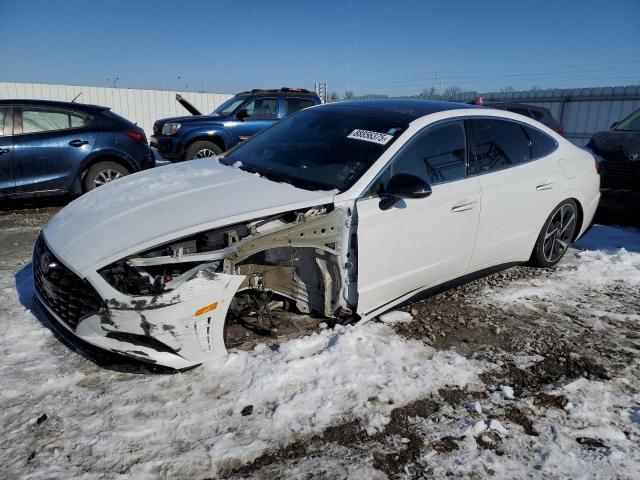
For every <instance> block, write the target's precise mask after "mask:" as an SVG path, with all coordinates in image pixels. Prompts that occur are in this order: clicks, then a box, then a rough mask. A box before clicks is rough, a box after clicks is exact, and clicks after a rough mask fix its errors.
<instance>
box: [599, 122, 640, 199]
mask: <svg viewBox="0 0 640 480" xmlns="http://www.w3.org/2000/svg"><path fill="white" fill-rule="evenodd" d="M587 148H588V149H589V150H591V151H592V152H593V153H595V154H596V155H598V156H599V157H600V158H599V159H598V165H599V167H600V178H601V181H602V188H610V189H617V190H635V191H636V192H640V110H636V111H635V112H633V113H632V114H631V115H629V116H628V117H626V118H624V119H623V120H621V121H619V122H616V123H614V124H613V125H611V130H607V131H604V132H598V133H596V134H594V135H593V137H591V140H589V143H588V144H587Z"/></svg>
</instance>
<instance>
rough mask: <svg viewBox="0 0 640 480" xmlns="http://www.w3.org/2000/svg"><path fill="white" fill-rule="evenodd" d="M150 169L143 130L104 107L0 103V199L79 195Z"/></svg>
mask: <svg viewBox="0 0 640 480" xmlns="http://www.w3.org/2000/svg"><path fill="white" fill-rule="evenodd" d="M154 166H155V159H154V155H153V152H152V151H151V149H150V148H149V145H148V143H147V138H146V136H145V133H144V131H143V130H142V129H141V128H140V127H138V126H136V125H135V124H133V123H131V122H130V121H128V120H126V119H124V118H122V117H121V116H119V115H117V114H115V113H113V112H111V111H110V110H109V109H108V108H106V107H100V106H97V105H86V104H80V103H72V102H54V101H45V100H0V199H8V198H21V197H30V196H49V195H58V194H67V193H71V194H80V193H83V192H86V191H88V190H92V189H94V188H96V187H99V186H100V185H102V184H104V183H107V182H110V181H112V180H115V179H117V178H120V177H122V176H124V175H128V174H129V173H132V172H137V171H139V170H144V169H147V168H151V167H154Z"/></svg>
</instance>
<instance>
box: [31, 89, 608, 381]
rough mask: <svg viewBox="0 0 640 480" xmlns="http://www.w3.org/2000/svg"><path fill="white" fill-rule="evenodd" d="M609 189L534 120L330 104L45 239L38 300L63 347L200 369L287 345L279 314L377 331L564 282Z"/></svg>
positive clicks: (120, 195) (83, 201) (436, 108)
mask: <svg viewBox="0 0 640 480" xmlns="http://www.w3.org/2000/svg"><path fill="white" fill-rule="evenodd" d="M599 182H600V180H599V177H598V174H597V171H596V168H595V162H594V158H593V156H592V155H591V154H590V153H589V152H587V151H586V150H583V149H581V148H578V147H576V146H575V145H573V144H572V143H570V142H568V141H567V140H565V139H564V138H563V137H562V136H560V135H558V134H557V133H556V132H554V131H552V130H550V129H548V128H547V127H545V126H543V125H541V124H540V123H538V122H536V121H533V120H530V119H528V118H525V117H523V116H521V115H515V114H513V113H510V112H504V111H499V110H494V109H482V108H477V107H470V106H468V105H464V104H455V103H446V102H428V101H415V100H414V101H409V100H396V101H393V100H384V101H358V102H339V103H331V104H328V105H322V106H318V107H314V108H309V109H306V110H303V111H301V112H298V113H296V114H295V115H292V116H291V117H289V118H286V119H284V120H283V121H282V122H280V123H278V124H276V125H274V126H273V127H272V128H270V129H268V130H266V131H265V132H264V133H262V134H260V135H257V136H255V137H253V138H251V139H250V140H248V141H247V142H246V143H243V144H241V145H239V146H238V147H237V148H234V149H233V150H232V151H230V152H227V153H226V154H225V155H223V156H221V158H220V162H218V161H212V160H210V159H202V160H194V161H191V162H184V163H180V164H175V165H169V166H167V167H163V168H159V169H154V170H153V171H149V172H144V173H142V174H139V175H135V176H131V177H129V178H125V179H123V180H121V181H118V182H115V183H113V184H112V185H107V186H105V187H103V188H100V189H97V190H95V191H93V192H90V193H89V194H87V195H86V196H85V197H83V198H80V199H78V200H77V201H76V202H73V203H72V204H71V205H69V206H67V207H66V208H64V209H63V210H61V211H60V212H59V213H58V214H57V215H56V216H55V217H54V218H53V219H52V220H51V221H50V222H49V223H48V224H47V225H46V226H45V227H44V229H43V230H42V234H41V236H40V238H39V239H38V241H37V244H36V247H35V250H34V257H33V265H34V278H35V286H36V295H37V298H38V299H39V301H40V302H41V303H42V304H43V305H44V306H45V308H46V309H47V311H48V312H49V313H50V314H51V317H52V318H53V319H55V322H53V323H54V324H55V325H59V326H60V329H61V330H62V331H64V332H67V333H72V334H73V335H76V336H77V337H79V338H81V339H83V340H85V341H87V342H89V343H91V344H93V345H96V346H98V347H100V348H103V349H106V350H109V351H112V352H116V353H119V354H124V355H127V356H129V357H130V358H133V359H137V360H141V361H145V362H152V363H154V364H157V365H163V366H168V367H172V368H177V369H182V368H188V367H192V366H194V365H196V364H198V363H201V362H203V361H205V360H206V359H211V358H216V357H220V356H223V355H224V354H225V353H226V351H227V350H226V349H227V348H228V347H230V346H233V345H234V342H233V341H232V340H231V343H229V342H230V335H231V332H233V331H237V330H238V329H240V332H239V333H240V335H239V336H238V337H236V338H241V339H242V338H245V337H246V332H247V331H254V330H258V331H265V330H266V331H267V332H272V331H273V330H274V328H275V327H277V324H275V323H274V319H273V317H272V316H271V310H275V312H274V315H276V314H277V309H290V311H291V312H298V313H300V312H302V313H311V314H313V315H314V316H316V317H325V318H329V319H331V321H334V322H344V323H351V322H363V321H366V320H367V319H370V318H373V317H375V316H377V315H379V314H381V313H383V312H385V311H387V310H390V309H393V308H394V307H395V306H396V305H399V304H401V303H403V302H406V301H408V300H409V299H411V298H414V297H415V296H416V295H418V294H421V293H424V292H425V291H427V289H430V288H433V287H436V286H438V285H442V284H443V283H445V282H449V281H452V280H454V279H461V278H465V277H466V276H467V275H470V274H472V273H477V272H483V271H487V269H492V268H496V267H498V266H503V265H508V264H512V263H525V262H531V263H532V264H534V265H537V266H542V267H551V266H553V265H555V264H557V263H558V262H559V261H560V259H561V258H562V256H563V255H564V253H565V252H566V251H567V249H568V247H569V245H570V244H571V242H573V241H574V240H575V239H576V238H578V237H579V236H580V235H582V234H583V233H584V232H585V231H586V230H587V228H588V226H589V225H590V223H591V220H592V218H593V214H594V211H595V209H596V206H597V204H598V199H599V197H600V192H599ZM247 192H250V193H251V194H250V195H247ZM132 202H133V203H134V204H135V206H136V208H127V207H128V206H129V205H131V203H132ZM87 205H90V206H91V208H88V207H87ZM69 292H73V295H70V294H69ZM300 328H304V327H302V324H301V327H300ZM276 330H277V328H276Z"/></svg>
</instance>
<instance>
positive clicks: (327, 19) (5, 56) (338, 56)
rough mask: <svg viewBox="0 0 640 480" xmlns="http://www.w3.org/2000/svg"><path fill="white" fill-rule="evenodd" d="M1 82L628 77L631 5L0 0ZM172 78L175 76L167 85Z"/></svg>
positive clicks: (235, 84)
mask: <svg viewBox="0 0 640 480" xmlns="http://www.w3.org/2000/svg"><path fill="white" fill-rule="evenodd" d="M0 19H1V20H2V29H1V31H2V39H3V40H2V41H0V81H12V82H38V83H66V84H75V85H78V84H81V85H85V84H87V85H99V86H104V85H113V77H114V76H117V77H118V81H117V86H118V87H130V88H150V89H161V88H164V89H171V90H195V91H199V90H201V88H204V90H205V91H210V92H224V93H232V92H236V91H239V90H243V89H248V88H255V87H265V88H267V87H279V86H285V85H287V86H302V87H307V88H311V87H313V83H314V81H316V80H324V81H326V82H327V83H328V87H329V90H335V91H337V92H338V93H340V94H342V93H343V92H344V91H345V90H347V89H349V90H353V91H354V92H355V93H356V94H364V93H385V94H391V95H394V94H395V95H402V94H411V93H418V92H420V91H421V90H422V89H424V88H428V87H430V86H432V85H434V82H435V78H436V72H437V74H438V78H439V79H440V80H439V81H438V82H437V85H438V86H439V87H441V88H443V89H444V88H447V87H450V86H453V85H455V86H459V87H461V88H463V89H471V90H479V91H485V90H498V89H500V88H502V87H505V86H512V87H514V88H515V89H527V88H530V87H531V86H533V85H536V86H541V87H544V88H547V87H574V86H575V87H579V86H600V85H628V84H639V83H640V24H639V23H638V19H640V1H639V0H607V1H604V0H602V1H592V0H582V1H580V2H577V1H576V2H574V1H562V0H554V1H546V0H544V1H519V0H510V1H466V0H446V1H443V0H440V1H402V0H397V1H384V2H382V1H369V2H366V1H362V0H360V1H356V0H344V1H328V0H326V1H324V2H322V1H320V2H319V1H314V2H310V1H309V2H308V1H303V0H298V1H289V0H286V1H285V0H283V1H255V2H254V1H249V0H245V1H240V0H236V1H227V0H219V1H213V0H212V1H188V0H182V1H177V0H174V1H167V0H154V1H133V0H128V1H122V0H104V1H101V0H96V1H67V0H57V1H56V0H47V1H40V0H33V1H26V0H0ZM178 77H180V78H178Z"/></svg>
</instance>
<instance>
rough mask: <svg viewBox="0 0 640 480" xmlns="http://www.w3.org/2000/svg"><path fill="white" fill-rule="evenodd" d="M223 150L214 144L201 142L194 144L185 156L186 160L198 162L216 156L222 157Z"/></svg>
mask: <svg viewBox="0 0 640 480" xmlns="http://www.w3.org/2000/svg"><path fill="white" fill-rule="evenodd" d="M221 153H222V149H221V148H220V147H219V146H218V145H216V144H215V143H213V142H207V141H200V142H194V143H192V144H191V145H189V148H187V152H186V153H185V155H184V159H185V160H197V159H200V158H208V157H213V156H214V155H220V154H221Z"/></svg>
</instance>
